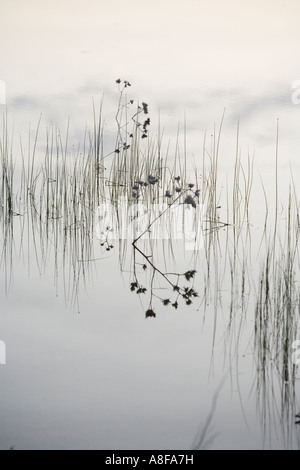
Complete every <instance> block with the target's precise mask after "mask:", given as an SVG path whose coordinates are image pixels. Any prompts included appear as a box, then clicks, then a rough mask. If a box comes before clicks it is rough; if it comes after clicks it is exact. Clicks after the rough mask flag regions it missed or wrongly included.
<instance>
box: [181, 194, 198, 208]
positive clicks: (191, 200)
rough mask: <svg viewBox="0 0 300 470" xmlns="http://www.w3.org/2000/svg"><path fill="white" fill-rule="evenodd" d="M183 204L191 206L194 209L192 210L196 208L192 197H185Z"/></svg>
mask: <svg viewBox="0 0 300 470" xmlns="http://www.w3.org/2000/svg"><path fill="white" fill-rule="evenodd" d="M184 203H185V204H188V205H191V206H192V207H194V209H196V207H197V205H196V202H195V200H194V198H192V196H187V197H186V198H185V200H184Z"/></svg>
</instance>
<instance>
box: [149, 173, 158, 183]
mask: <svg viewBox="0 0 300 470" xmlns="http://www.w3.org/2000/svg"><path fill="white" fill-rule="evenodd" d="M157 182H158V178H157V177H156V176H152V175H149V176H148V183H150V184H155V183H157Z"/></svg>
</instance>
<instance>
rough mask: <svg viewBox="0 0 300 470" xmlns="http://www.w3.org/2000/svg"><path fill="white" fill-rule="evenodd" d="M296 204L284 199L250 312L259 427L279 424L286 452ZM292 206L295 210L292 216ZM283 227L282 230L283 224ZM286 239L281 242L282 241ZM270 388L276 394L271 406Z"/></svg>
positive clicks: (290, 418) (295, 317)
mask: <svg viewBox="0 0 300 470" xmlns="http://www.w3.org/2000/svg"><path fill="white" fill-rule="evenodd" d="M295 201H297V200H296V199H294V200H292V195H291V194H290V197H289V204H288V211H287V216H286V225H285V227H281V230H280V231H279V230H278V227H277V223H278V221H275V223H276V229H277V239H276V240H275V242H274V245H273V249H272V250H270V251H267V255H266V259H265V261H264V264H263V266H262V268H261V275H260V281H259V287H258V293H257V301H256V311H255V349H254V351H255V358H256V362H257V376H256V379H257V394H258V398H259V404H260V414H261V417H262V421H263V425H264V427H265V428H266V429H267V428H269V431H270V433H272V430H271V429H270V422H272V421H273V420H274V421H275V420H276V418H275V416H276V417H277V419H278V420H279V421H280V424H281V429H282V432H283V434H284V439H285V444H286V447H289V446H291V444H292V440H293V433H292V428H293V426H294V422H295V415H296V412H297V410H298V406H297V397H296V391H297V390H296V380H297V377H296V373H297V364H295V363H294V362H293V360H292V354H293V349H292V344H293V342H294V340H295V339H296V334H297V331H298V325H299V311H300V309H299V307H300V303H299V300H300V290H299V286H298V282H297V277H296V276H297V275H299V249H298V240H299V225H298V221H299V213H298V208H297V202H296V206H294V205H295ZM293 206H294V210H293ZM282 225H283V224H282ZM282 233H285V234H286V236H285V239H282V235H280V234H282ZM275 382H277V384H278V388H279V389H280V402H277V400H276V394H275V393H274V389H275V388H276V386H275Z"/></svg>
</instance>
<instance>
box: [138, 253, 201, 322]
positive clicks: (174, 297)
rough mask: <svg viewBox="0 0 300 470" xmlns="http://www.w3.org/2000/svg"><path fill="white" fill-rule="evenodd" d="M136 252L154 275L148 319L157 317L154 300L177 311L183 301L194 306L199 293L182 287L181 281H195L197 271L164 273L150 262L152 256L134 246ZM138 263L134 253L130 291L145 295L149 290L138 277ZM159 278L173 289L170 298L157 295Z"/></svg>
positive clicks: (191, 288) (152, 276) (145, 266)
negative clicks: (156, 285)
mask: <svg viewBox="0 0 300 470" xmlns="http://www.w3.org/2000/svg"><path fill="white" fill-rule="evenodd" d="M133 247H134V250H135V251H137V252H139V253H140V254H141V255H142V256H143V257H144V258H145V259H146V262H147V263H148V265H149V266H150V268H151V270H152V273H151V283H150V299H149V307H148V309H147V311H146V318H149V317H156V313H155V311H154V307H153V302H154V299H155V298H156V299H158V300H159V301H160V302H161V303H162V304H163V305H164V306H165V307H168V306H172V307H173V308H174V309H175V310H177V309H178V307H179V302H180V300H181V299H182V300H183V301H184V302H185V304H186V305H192V303H193V300H194V299H195V298H196V297H198V293H197V292H196V291H195V290H194V288H193V287H189V286H184V285H180V279H181V278H182V277H184V278H185V280H187V281H188V282H190V281H191V280H193V279H194V277H195V274H196V270H195V269H192V270H189V271H186V272H185V273H183V274H181V273H165V272H162V271H161V270H160V269H159V268H158V267H157V266H156V265H155V264H154V262H153V261H151V260H150V258H152V256H147V255H146V254H145V253H143V251H142V250H141V249H140V248H138V247H136V246H135V245H133ZM137 264H138V263H137V262H136V253H135V252H134V279H135V280H134V281H133V282H131V284H130V290H131V291H132V292H135V293H136V294H138V295H140V294H145V293H146V292H147V289H146V288H145V287H143V286H142V284H141V283H140V282H139V280H138V275H137V270H136V266H137ZM143 269H144V270H146V269H147V265H146V264H143ZM156 276H159V277H160V278H162V279H163V280H164V281H165V282H166V283H167V284H168V285H169V286H170V289H171V294H170V296H169V297H166V298H163V297H160V296H159V295H157V294H155V292H154V291H155V286H154V281H155V277H156ZM172 278H175V281H173V280H172Z"/></svg>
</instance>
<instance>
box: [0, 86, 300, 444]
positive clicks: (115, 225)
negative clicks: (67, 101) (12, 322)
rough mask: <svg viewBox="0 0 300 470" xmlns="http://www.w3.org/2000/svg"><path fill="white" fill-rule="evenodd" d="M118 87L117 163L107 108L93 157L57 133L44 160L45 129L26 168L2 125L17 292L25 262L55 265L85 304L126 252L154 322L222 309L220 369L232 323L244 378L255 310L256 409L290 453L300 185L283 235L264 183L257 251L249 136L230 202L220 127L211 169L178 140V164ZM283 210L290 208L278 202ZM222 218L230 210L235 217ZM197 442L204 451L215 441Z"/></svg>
mask: <svg viewBox="0 0 300 470" xmlns="http://www.w3.org/2000/svg"><path fill="white" fill-rule="evenodd" d="M118 84H119V85H120V100H119V103H118V110H117V114H116V122H117V135H116V143H115V149H114V151H113V152H112V153H111V154H108V155H103V128H102V103H100V106H99V111H98V115H97V112H96V110H95V107H94V126H93V130H92V132H91V133H89V132H88V131H87V132H86V135H85V140H84V142H83V145H82V148H81V147H79V148H78V150H77V151H75V150H74V149H73V150H70V148H69V143H68V129H67V131H66V136H65V138H64V139H63V137H62V134H61V132H60V130H59V129H58V128H57V127H55V126H54V125H53V126H50V127H49V128H48V129H47V132H46V145H45V153H42V155H40V154H39V153H38V151H37V149H38V132H39V125H38V130H37V131H36V133H35V134H34V136H33V144H32V142H31V140H29V142H28V146H27V147H28V151H27V152H26V153H25V152H24V151H23V149H22V147H21V159H22V165H21V166H18V167H16V168H15V157H14V152H13V149H12V147H11V144H10V143H9V138H8V130H7V120H6V117H4V121H3V133H2V137H1V138H0V178H1V180H0V181H1V188H0V199H1V204H0V219H1V238H2V247H1V258H0V266H1V269H2V270H3V272H4V276H5V284H6V285H5V288H6V291H8V290H9V288H10V286H11V284H12V280H13V265H14V262H15V260H16V259H18V258H20V257H23V258H24V259H26V261H27V265H28V271H29V272H30V269H32V268H33V264H34V265H35V267H36V268H37V269H38V271H39V273H40V274H42V273H44V272H45V271H46V270H47V269H49V266H51V267H52V269H53V276H54V279H55V285H56V290H57V292H60V289H61V286H63V289H64V295H65V299H66V303H67V304H69V303H70V304H71V305H72V306H74V305H76V306H77V307H78V308H79V296H80V289H81V287H82V286H84V285H85V284H86V285H88V281H89V277H91V278H92V275H93V268H94V265H95V261H97V260H99V259H102V258H103V257H105V256H107V255H108V256H110V255H111V252H112V250H115V251H117V250H118V256H119V260H120V268H121V270H122V271H123V272H125V271H129V272H130V274H129V275H130V279H128V286H129V287H130V289H131V291H132V292H135V293H136V294H137V295H138V296H139V297H140V299H141V300H143V299H144V300H145V305H143V309H144V312H146V317H154V316H155V315H156V314H157V313H158V312H159V311H160V312H161V311H163V310H164V307H171V308H173V309H176V310H177V309H181V307H182V306H184V307H185V306H189V305H195V304H197V310H198V311H199V312H200V313H199V314H201V315H202V316H203V319H204V320H205V318H206V314H207V310H208V308H209V306H210V310H212V311H213V316H214V318H213V320H214V321H213V331H212V333H211V336H212V352H211V361H212V362H213V361H214V348H215V344H216V335H217V332H218V331H219V330H220V328H223V330H222V332H224V334H223V335H222V340H223V342H224V366H228V364H226V361H228V363H229V365H230V368H231V371H232V374H234V373H236V375H237V376H238V368H239V362H238V361H239V359H238V357H239V352H240V349H239V348H240V343H241V342H242V340H244V338H243V333H245V332H246V324H247V321H248V322H249V318H250V321H252V319H253V317H252V312H253V310H254V313H255V315H254V339H253V336H250V338H247V340H248V341H249V345H250V346H249V347H250V349H251V353H253V351H254V357H255V360H256V366H257V370H256V376H255V380H256V387H255V391H256V394H257V395H256V396H257V403H258V405H259V406H258V409H259V413H260V417H261V419H262V423H263V428H264V429H265V432H266V433H267V430H269V429H270V428H271V427H272V424H274V425H275V416H276V419H277V418H278V419H279V422H280V423H281V430H282V432H283V435H284V439H285V443H286V446H287V447H288V446H289V445H290V442H291V441H292V439H293V427H294V417H295V415H296V413H297V412H298V411H299V409H297V401H296V378H297V377H296V372H297V366H296V365H295V364H293V362H292V360H291V355H292V350H291V344H292V342H293V341H294V340H295V339H296V334H297V328H298V316H299V309H300V293H299V287H298V284H297V282H298V276H299V250H298V239H299V220H300V217H299V207H298V203H297V201H298V199H297V193H296V190H295V186H293V192H292V191H291V194H290V198H289V203H288V210H287V214H286V223H285V226H283V227H280V222H279V220H278V217H277V215H276V219H275V221H273V229H272V227H271V228H269V227H270V226H271V225H272V220H271V217H270V210H269V207H268V202H267V201H268V199H267V195H266V190H265V188H264V187H263V193H264V195H265V206H266V211H265V219H264V221H263V227H262V232H263V235H262V238H261V243H260V246H259V247H258V249H257V250H256V251H255V249H254V246H255V243H254V241H253V235H252V234H253V232H252V230H251V225H250V222H251V204H250V202H251V191H252V186H253V161H252V159H250V157H248V159H247V162H246V166H245V167H244V166H243V164H242V161H241V157H240V150H239V137H238V132H237V144H236V155H235V163H234V171H233V176H232V178H233V181H232V182H231V184H228V187H227V188H226V191H225V193H224V191H222V189H220V185H219V172H218V167H219V149H220V134H221V128H222V122H221V125H220V128H219V131H218V132H215V133H214V134H213V135H212V137H211V141H210V142H209V143H207V142H206V138H205V140H204V145H203V158H202V168H201V174H199V170H198V169H197V168H195V169H193V170H192V169H191V168H189V167H188V164H187V156H186V153H185V151H184V152H183V153H180V149H179V143H178V138H179V136H177V143H176V148H175V152H174V155H173V157H172V158H171V157H170V155H169V147H168V148H167V150H166V152H165V153H163V151H162V138H163V136H162V133H160V130H159V132H158V137H157V139H156V140H155V139H153V138H152V137H151V136H150V133H149V126H150V119H149V118H148V116H147V117H146V116H145V115H146V114H147V115H148V112H149V109H148V105H146V104H145V103H142V106H138V107H137V110H136V111H132V114H133V116H132V117H131V118H130V116H129V115H130V110H131V109H132V106H133V100H130V99H128V97H127V95H126V92H127V88H128V87H129V86H130V84H129V83H128V82H124V86H122V85H121V84H120V83H118ZM222 121H223V119H222ZM170 153H171V152H170ZM162 155H164V156H162ZM104 164H105V166H104ZM276 203H277V208H278V194H276ZM101 205H103V207H104V208H108V211H109V217H108V218H107V219H105V217H106V216H105V215H103V214H101V213H100V212H99V207H100V206H101ZM155 205H156V207H157V208H158V209H157V210H158V212H154V209H153V208H154V207H155ZM177 209H180V211H177ZM181 209H182V210H181ZM187 213H189V214H192V219H193V224H194V225H193V228H194V229H195V230H194V232H195V236H194V239H193V243H194V244H195V245H194V246H195V249H193V250H191V251H188V250H185V248H186V247H185V242H186V240H185V239H184V238H181V239H180V237H179V235H178V234H180V235H181V237H182V236H183V235H186V232H187V222H186V218H185V214H187ZM221 213H222V214H227V216H226V220H225V221H223V219H221V216H220V214H221ZM141 222H142V226H140V225H139V224H140V223H141ZM178 222H179V223H178ZM176 224H177V225H176ZM129 226H130V227H131V229H132V232H131V233H132V237H131V238H130V237H129V236H128V233H129V232H128V227H129ZM274 226H275V229H274ZM99 227H101V228H100V229H99ZM176 227H177V228H176ZM178 227H179V229H178ZM199 227H200V228H201V230H198V229H199ZM175 229H176V230H177V229H178V232H176V230H175ZM175 232H176V236H174V233H175ZM162 234H163V235H164V237H162ZM197 237H198V240H197ZM199 237H201V240H200V241H201V246H200V245H199ZM163 238H164V240H163ZM197 243H198V244H197ZM179 246H180V248H179ZM196 247H197V248H199V249H196ZM200 248H201V249H200ZM183 253H184V254H185V257H184V256H183ZM187 253H188V255H189V256H188V255H187ZM181 258H185V259H184V261H183V262H182V260H181ZM257 259H259V260H260V262H261V272H260V274H259V276H260V277H259V280H258V281H257V279H256V278H255V276H256V273H255V272H254V274H253V265H255V263H257ZM98 264H99V268H100V269H101V263H98ZM254 293H255V295H254ZM254 303H255V305H254ZM224 318H225V327H224V323H222V322H223V321H224ZM245 335H246V333H245ZM233 359H234V361H233ZM233 363H235V366H233V365H232V364H233ZM233 367H236V370H235V371H233ZM278 391H279V397H280V398H279V402H278V398H277V397H278ZM241 401H242V400H241ZM212 415H213V413H211V415H210V417H212ZM198 442H201V443H203V435H201V438H200V440H199V441H198Z"/></svg>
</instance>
